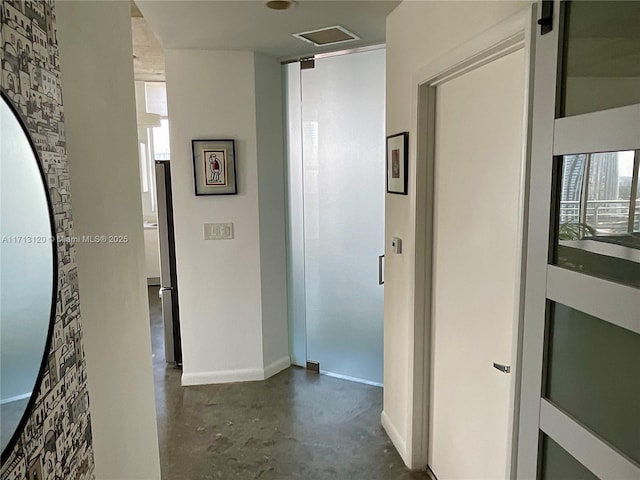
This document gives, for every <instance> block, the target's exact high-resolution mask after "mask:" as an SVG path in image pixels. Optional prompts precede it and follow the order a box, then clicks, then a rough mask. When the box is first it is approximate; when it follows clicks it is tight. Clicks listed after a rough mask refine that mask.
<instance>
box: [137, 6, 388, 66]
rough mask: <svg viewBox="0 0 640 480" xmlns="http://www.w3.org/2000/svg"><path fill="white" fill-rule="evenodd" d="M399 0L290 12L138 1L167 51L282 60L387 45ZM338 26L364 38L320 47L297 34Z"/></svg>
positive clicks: (247, 7) (295, 9) (258, 8)
mask: <svg viewBox="0 0 640 480" xmlns="http://www.w3.org/2000/svg"><path fill="white" fill-rule="evenodd" d="M399 3H400V2H399V1H382V0H374V1H369V0H358V1H338V0H324V1H317V0H298V1H297V2H296V5H295V6H293V7H292V8H290V9H289V10H284V11H276V10H270V9H268V8H267V7H266V6H265V2H264V1H262V0H253V1H247V0H233V1H218V0H209V1H190V0H162V1H160V0H136V4H137V6H138V7H139V9H140V12H142V14H143V15H144V18H145V19H146V20H147V22H148V23H149V25H150V27H151V29H152V30H153V32H154V33H155V36H156V37H157V38H158V39H159V40H160V43H161V45H162V47H164V48H165V49H174V48H175V49H180V48H185V49H212V50H250V51H257V52H262V53H265V54H268V55H272V56H274V57H277V58H280V59H285V58H289V57H297V56H303V55H310V54H314V53H323V52H327V51H333V50H343V49H348V48H355V47H360V46H365V45H373V44H376V43H383V42H384V41H385V22H386V16H387V14H388V13H389V12H391V10H393V9H394V8H395V7H396V5H398V4H399ZM133 20H134V21H135V20H136V19H135V18H134V19H133ZM333 25H342V26H343V27H345V28H346V29H347V30H349V31H351V32H353V33H355V34H356V35H358V36H359V37H360V38H361V40H355V41H352V42H348V43H341V44H337V45H334V46H325V47H315V46H313V45H311V44H309V43H306V42H304V41H302V40H299V39H297V38H294V37H292V34H293V33H298V32H305V31H309V30H315V29H319V28H323V27H329V26H333Z"/></svg>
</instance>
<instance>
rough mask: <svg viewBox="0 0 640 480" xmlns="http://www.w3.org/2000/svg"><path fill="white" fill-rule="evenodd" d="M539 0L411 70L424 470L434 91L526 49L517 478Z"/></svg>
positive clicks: (413, 420) (419, 457)
mask: <svg viewBox="0 0 640 480" xmlns="http://www.w3.org/2000/svg"><path fill="white" fill-rule="evenodd" d="M536 12H537V5H536V4H533V5H531V6H529V7H527V8H524V9H523V10H522V11H521V12H519V13H517V14H515V15H512V16H511V17H509V18H507V19H506V20H504V21H502V22H500V23H498V24H497V25H495V26H494V27H492V28H491V29H489V30H487V31H486V32H483V33H482V34H480V35H478V36H476V37H474V38H472V39H471V40H469V41H467V42H465V43H464V44H462V45H460V46H458V47H457V48H455V49H454V50H452V51H450V52H449V53H447V54H445V55H444V56H442V57H440V58H439V59H437V60H435V61H434V62H432V63H431V64H429V65H427V66H425V67H423V68H421V69H420V70H418V71H417V72H416V73H415V74H414V76H413V81H412V84H413V86H414V87H413V92H412V105H413V109H414V110H413V112H412V117H413V118H415V119H416V123H415V124H414V130H413V134H414V135H416V139H417V151H416V180H415V182H416V183H415V188H416V211H415V225H416V230H415V238H414V241H415V256H416V258H415V271H414V274H415V297H414V319H413V333H414V336H413V338H414V345H413V358H412V359H411V365H410V367H411V368H412V371H411V372H409V374H410V378H411V379H412V382H411V385H412V391H411V392H410V394H409V399H408V402H409V404H408V405H407V407H408V409H409V411H410V412H413V416H410V418H409V420H408V425H407V428H408V432H409V438H410V442H409V445H407V447H408V451H407V458H408V459H409V462H410V466H411V468H414V469H425V468H427V462H428V452H429V447H430V445H429V432H430V425H429V414H430V408H431V406H430V404H431V398H432V396H431V390H432V387H431V369H432V361H433V358H432V356H433V352H432V348H431V345H432V336H431V332H432V307H433V305H432V296H433V270H432V267H433V246H434V208H433V206H434V187H435V149H434V144H435V95H436V87H437V86H438V85H439V84H441V83H443V82H445V81H447V80H451V79H453V78H455V77H457V76H460V75H463V74H464V73H467V72H469V71H471V70H473V69H475V68H478V67H480V66H482V65H485V64H487V63H490V62H492V61H494V60H497V59H499V58H501V57H504V56H506V55H508V54H509V53H512V52H514V51H517V50H520V49H524V53H525V105H524V118H523V128H524V131H523V139H524V142H523V150H522V165H521V172H522V173H521V182H520V185H521V189H520V192H521V193H520V206H519V212H520V214H519V220H518V230H519V237H520V244H519V246H518V247H519V251H520V252H521V261H520V265H519V266H518V270H517V272H516V276H517V277H519V278H520V285H519V286H518V288H517V289H516V292H518V293H519V298H518V299H517V301H516V305H517V309H516V310H517V311H515V312H514V315H513V319H514V329H513V332H514V334H513V335H514V336H513V339H514V347H515V348H514V349H513V358H512V362H511V365H512V369H511V372H512V375H513V381H512V387H511V392H510V397H511V399H510V403H511V404H512V405H513V412H512V415H511V418H510V424H511V425H512V428H511V434H510V436H509V440H508V444H509V446H510V451H511V455H510V460H509V466H508V469H507V470H508V471H507V472H505V476H507V477H509V478H515V471H516V453H517V450H518V448H517V439H518V422H517V421H516V419H517V418H518V416H519V404H520V377H521V372H520V363H521V362H520V359H521V355H522V352H521V350H522V321H523V298H524V295H523V293H524V280H523V278H524V277H523V268H521V267H523V266H524V265H525V260H526V259H525V257H524V255H525V251H526V248H525V247H526V225H527V218H528V212H527V207H526V206H527V199H528V189H527V186H528V179H529V159H530V145H531V142H530V128H529V127H530V125H531V105H532V92H533V88H532V84H531V83H532V66H533V53H534V51H535V48H534V40H535V36H534V35H533V33H534V32H535V30H534V28H533V27H534V25H535V23H536Z"/></svg>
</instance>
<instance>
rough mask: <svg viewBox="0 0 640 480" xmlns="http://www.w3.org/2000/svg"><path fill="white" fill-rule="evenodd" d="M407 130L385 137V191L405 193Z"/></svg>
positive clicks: (407, 149) (407, 148)
mask: <svg viewBox="0 0 640 480" xmlns="http://www.w3.org/2000/svg"><path fill="white" fill-rule="evenodd" d="M408 168H409V132H402V133H398V134H396V135H390V136H388V137H387V193H397V194H400V195H406V194H407V184H408V181H407V180H408V177H407V170H408Z"/></svg>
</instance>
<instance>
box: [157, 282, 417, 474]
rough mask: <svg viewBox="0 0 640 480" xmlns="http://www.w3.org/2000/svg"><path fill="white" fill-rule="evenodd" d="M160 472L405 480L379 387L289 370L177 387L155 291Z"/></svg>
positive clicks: (175, 374) (300, 369)
mask: <svg viewBox="0 0 640 480" xmlns="http://www.w3.org/2000/svg"><path fill="white" fill-rule="evenodd" d="M149 307H150V312H151V332H152V343H153V352H154V360H153V365H154V375H155V387H156V408H157V415H158V436H159V442H160V466H161V469H162V478H163V479H166V480H205V479H224V480H227V479H243V480H244V479H254V478H259V479H263V480H275V479H277V480H294V479H295V480H298V479H299V480H324V479H337V480H405V479H406V480H408V479H427V478H429V477H428V476H427V474H426V473H415V472H410V471H408V470H407V469H406V467H405V466H404V464H403V462H402V460H401V459H400V456H399V455H398V453H397V452H396V450H395V448H394V447H393V445H392V444H391V441H390V440H389V439H388V437H387V436H386V434H385V433H384V431H383V430H382V427H381V426H380V412H381V410H382V389H381V388H378V387H372V386H368V385H362V384H359V383H353V382H348V381H344V380H338V379H335V378H330V377H326V376H320V375H317V374H314V373H310V372H308V371H307V370H305V369H302V368H298V367H292V368H289V369H287V370H285V371H283V372H281V373H279V374H278V375H275V376H274V377H271V378H269V379H268V380H265V381H263V382H246V383H234V384H224V385H205V386H197V387H182V386H180V375H181V371H180V370H179V369H176V368H172V367H167V366H166V363H165V360H164V353H163V327H162V319H161V315H160V302H159V300H158V289H157V287H155V288H154V287H150V288H149Z"/></svg>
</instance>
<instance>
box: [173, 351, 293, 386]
mask: <svg viewBox="0 0 640 480" xmlns="http://www.w3.org/2000/svg"><path fill="white" fill-rule="evenodd" d="M290 365H291V359H290V358H289V355H287V356H285V357H282V358H280V359H278V360H276V361H275V362H272V363H270V364H269V365H267V366H266V367H264V368H242V369H237V370H220V371H216V372H199V373H183V374H182V386H183V387H189V386H193V385H210V384H215V383H235V382H255V381H258V380H265V379H267V378H269V377H272V376H273V375H275V374H276V373H279V372H281V371H282V370H284V369H285V368H288V367H289V366H290Z"/></svg>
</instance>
